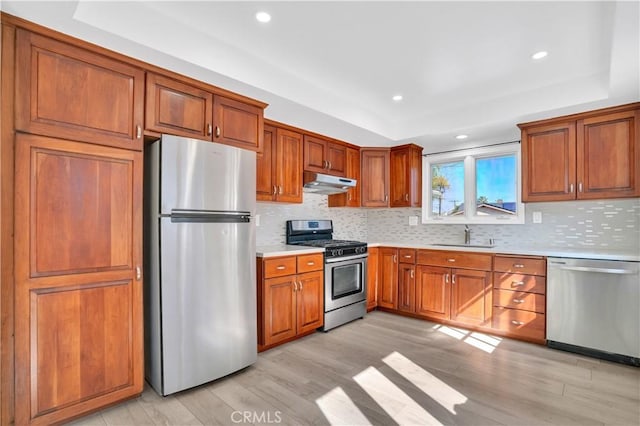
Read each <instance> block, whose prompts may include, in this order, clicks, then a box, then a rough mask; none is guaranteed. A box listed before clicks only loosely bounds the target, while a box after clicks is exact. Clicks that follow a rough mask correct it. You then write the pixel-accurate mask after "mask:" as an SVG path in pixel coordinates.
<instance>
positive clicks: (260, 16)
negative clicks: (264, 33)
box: [256, 12, 271, 22]
mask: <svg viewBox="0 0 640 426" xmlns="http://www.w3.org/2000/svg"><path fill="white" fill-rule="evenodd" d="M256 19H257V20H258V22H269V21H270V20H271V15H269V14H268V13H267V12H258V13H256Z"/></svg>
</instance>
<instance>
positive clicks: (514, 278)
mask: <svg viewBox="0 0 640 426" xmlns="http://www.w3.org/2000/svg"><path fill="white" fill-rule="evenodd" d="M546 282H547V280H546V278H544V277H539V276H536V275H524V274H510V273H508V272H494V273H493V288H499V289H505V290H517V291H527V292H531V293H538V294H545V293H546V291H545V288H546Z"/></svg>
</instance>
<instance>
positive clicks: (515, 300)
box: [513, 299, 524, 303]
mask: <svg viewBox="0 0 640 426" xmlns="http://www.w3.org/2000/svg"><path fill="white" fill-rule="evenodd" d="M513 303H524V299H513Z"/></svg>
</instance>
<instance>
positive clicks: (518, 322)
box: [511, 320, 524, 325]
mask: <svg viewBox="0 0 640 426" xmlns="http://www.w3.org/2000/svg"><path fill="white" fill-rule="evenodd" d="M511 324H513V325H524V323H523V322H522V321H516V320H511Z"/></svg>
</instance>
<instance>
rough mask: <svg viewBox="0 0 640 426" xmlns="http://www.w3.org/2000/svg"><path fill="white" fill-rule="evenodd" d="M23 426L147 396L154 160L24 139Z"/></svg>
mask: <svg viewBox="0 0 640 426" xmlns="http://www.w3.org/2000/svg"><path fill="white" fill-rule="evenodd" d="M16 195H17V197H16V204H15V210H16V228H15V229H16V234H15V242H16V252H15V259H16V260H15V281H16V285H15V386H16V387H15V424H19V425H25V424H52V423H59V422H63V421H65V420H67V419H69V418H72V417H75V416H79V415H82V414H85V413H87V412H89V411H92V410H95V409H98V408H101V407H104V406H106V405H109V404H113V403H115V402H118V401H121V400H124V399H126V398H130V397H132V396H135V395H137V394H139V393H141V392H142V388H143V346H142V329H143V322H142V282H141V279H142V277H141V276H140V273H141V272H140V268H141V266H142V153H141V152H136V151H128V150H124V149H119V148H113V147H108V146H100V145H91V144H85V143H78V142H70V141H66V140H61V139H54V138H48V137H41V136H34V135H26V134H18V135H17V136H16Z"/></svg>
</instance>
